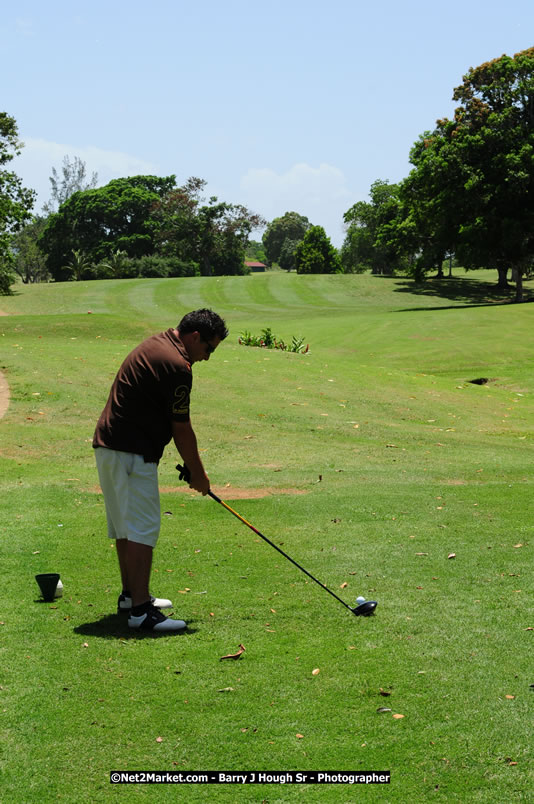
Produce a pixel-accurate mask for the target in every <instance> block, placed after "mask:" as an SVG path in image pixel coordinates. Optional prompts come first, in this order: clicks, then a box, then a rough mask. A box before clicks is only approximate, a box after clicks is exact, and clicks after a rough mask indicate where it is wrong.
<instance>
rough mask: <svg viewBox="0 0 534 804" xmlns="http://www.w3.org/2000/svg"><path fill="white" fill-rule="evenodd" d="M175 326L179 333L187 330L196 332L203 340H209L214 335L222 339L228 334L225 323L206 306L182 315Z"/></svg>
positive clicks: (185, 333) (184, 332)
mask: <svg viewBox="0 0 534 804" xmlns="http://www.w3.org/2000/svg"><path fill="white" fill-rule="evenodd" d="M177 328H178V330H179V332H180V334H181V335H187V333H188V332H198V333H200V336H201V338H202V340H203V341H210V340H212V339H213V338H215V337H218V338H220V339H221V341H224V339H225V338H226V336H227V335H228V330H227V329H226V324H225V322H224V320H223V319H222V318H221V317H220V315H217V313H214V312H213V310H207V309H206V308H203V309H202V310H193V311H192V312H190V313H187V315H184V317H183V318H182V320H181V321H180V323H179V324H178V327H177Z"/></svg>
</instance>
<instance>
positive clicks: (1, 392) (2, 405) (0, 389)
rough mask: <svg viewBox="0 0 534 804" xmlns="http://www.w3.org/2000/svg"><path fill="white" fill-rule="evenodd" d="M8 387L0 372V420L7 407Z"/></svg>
mask: <svg viewBox="0 0 534 804" xmlns="http://www.w3.org/2000/svg"><path fill="white" fill-rule="evenodd" d="M9 396H10V394H9V385H8V384H7V380H6V378H5V377H4V375H3V374H2V372H1V371H0V419H1V418H2V416H3V415H4V414H5V412H6V410H7V409H8V407H9Z"/></svg>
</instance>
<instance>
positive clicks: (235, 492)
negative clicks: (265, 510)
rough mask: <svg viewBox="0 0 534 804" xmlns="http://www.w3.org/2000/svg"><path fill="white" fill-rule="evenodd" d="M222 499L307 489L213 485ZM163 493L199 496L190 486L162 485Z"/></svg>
mask: <svg viewBox="0 0 534 804" xmlns="http://www.w3.org/2000/svg"><path fill="white" fill-rule="evenodd" d="M211 490H212V491H213V493H214V494H216V495H217V497H220V498H221V500H258V499H260V498H261V497H275V496H277V495H278V494H307V493H308V492H307V491H305V489H276V488H269V487H268V486H266V487H265V488H261V489H240V488H234V487H233V486H213V487H212V489H211ZM160 491H161V493H162V494H174V493H175V492H179V493H181V494H192V495H196V496H198V492H197V491H193V489H190V488H189V487H188V486H162V487H161V488H160Z"/></svg>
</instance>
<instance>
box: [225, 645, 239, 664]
mask: <svg viewBox="0 0 534 804" xmlns="http://www.w3.org/2000/svg"><path fill="white" fill-rule="evenodd" d="M244 650H245V646H244V645H240V646H239V650H238V651H237V653H228V654H227V655H226V656H221V658H220V661H221V662H222V660H223V659H239V657H240V656H241V654H242V653H243V652H244Z"/></svg>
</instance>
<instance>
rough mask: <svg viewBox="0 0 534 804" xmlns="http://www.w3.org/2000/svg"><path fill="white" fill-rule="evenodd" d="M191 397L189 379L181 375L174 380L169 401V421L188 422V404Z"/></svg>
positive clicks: (185, 375)
mask: <svg viewBox="0 0 534 804" xmlns="http://www.w3.org/2000/svg"><path fill="white" fill-rule="evenodd" d="M190 396H191V377H190V376H188V375H187V374H182V375H180V376H178V377H177V378H176V381H175V383H174V391H173V394H172V400H171V419H172V421H173V422H188V421H189V418H190V416H189V402H190Z"/></svg>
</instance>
